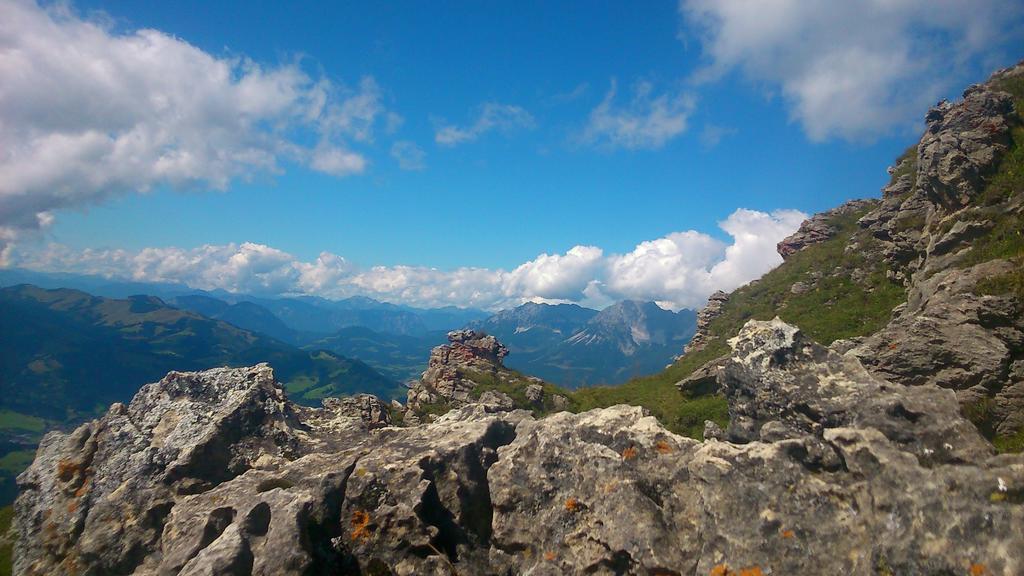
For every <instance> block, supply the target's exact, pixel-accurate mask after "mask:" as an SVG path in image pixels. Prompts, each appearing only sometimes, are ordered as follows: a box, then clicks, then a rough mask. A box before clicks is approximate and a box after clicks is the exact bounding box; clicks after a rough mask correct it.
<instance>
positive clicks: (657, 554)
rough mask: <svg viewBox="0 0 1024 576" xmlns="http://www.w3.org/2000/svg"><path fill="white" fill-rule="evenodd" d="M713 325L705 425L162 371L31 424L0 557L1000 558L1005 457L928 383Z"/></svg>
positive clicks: (279, 561)
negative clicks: (719, 414) (402, 422)
mask: <svg viewBox="0 0 1024 576" xmlns="http://www.w3.org/2000/svg"><path fill="white" fill-rule="evenodd" d="M730 345H731V346H732V348H733V353H732V355H731V356H730V357H729V359H728V360H727V362H726V364H725V366H724V368H723V369H722V376H721V379H722V387H723V389H724V390H725V391H726V394H727V397H728V399H729V403H730V416H731V418H732V423H731V424H730V426H729V429H728V430H727V431H724V432H722V431H718V434H719V435H721V436H723V437H724V438H725V440H715V439H709V440H707V441H705V442H698V441H696V440H692V439H688V438H683V437H680V436H677V435H675V434H672V433H670V432H668V431H667V430H665V429H664V428H663V427H662V426H661V425H660V424H659V423H658V422H657V421H656V420H655V419H654V418H653V417H652V416H650V415H648V414H647V413H645V411H644V410H643V409H642V408H637V407H630V406H615V407H611V408H605V409H598V410H592V411H589V412H584V413H581V414H571V413H568V412H560V413H557V414H553V415H550V416H547V417H545V418H541V419H534V418H533V417H532V416H530V414H529V413H528V412H527V411H524V410H509V409H508V405H507V403H504V402H503V401H502V399H501V398H500V397H499V396H498V395H497V394H495V395H494V397H495V398H493V399H494V400H495V401H493V402H484V403H471V404H467V405H465V406H462V407H460V408H457V409H455V410H452V411H451V412H449V413H447V414H445V415H443V416H441V417H439V418H437V419H436V421H434V422H431V423H428V424H424V425H420V426H414V427H407V428H397V427H392V426H384V427H379V426H377V425H376V424H374V423H373V420H372V419H370V421H367V419H365V418H363V416H362V415H363V413H364V412H363V410H362V409H360V410H357V411H354V412H353V413H351V414H349V413H345V412H344V411H339V410H337V409H335V407H333V406H330V405H328V406H325V407H324V408H319V409H313V408H303V407H301V406H297V405H294V404H292V403H291V402H289V401H288V400H287V399H286V398H285V397H284V393H283V391H282V389H281V388H280V386H279V385H278V384H277V383H276V382H275V381H274V379H273V375H272V372H271V370H270V368H269V367H267V366H265V365H261V366H256V367H252V368H241V369H219V370H211V371H207V372H198V373H185V374H182V373H172V374H169V375H168V376H167V377H166V378H164V379H163V380H162V381H160V382H158V383H155V384H150V385H147V386H145V387H144V388H143V389H142V391H140V392H139V394H138V396H137V397H136V398H135V399H134V400H133V401H132V403H131V404H130V405H129V406H121V405H115V406H114V407H112V408H111V409H110V411H109V412H108V413H107V414H106V415H105V416H104V417H103V418H101V419H99V420H97V421H94V422H91V423H89V424H86V425H83V426H82V427H80V428H79V429H78V430H75V431H74V432H71V433H69V434H62V433H58V432H54V433H50V434H49V435H47V437H46V439H45V440H44V442H43V444H42V445H41V447H40V450H39V454H38V456H37V458H36V461H35V462H34V463H33V465H32V467H31V468H30V469H29V470H28V471H27V472H25V473H24V474H23V475H22V476H21V477H20V483H21V487H22V490H23V492H22V495H21V496H20V497H19V499H18V501H17V506H16V523H17V528H18V531H19V533H20V534H21V539H20V540H19V543H18V546H17V552H16V556H17V560H16V571H17V573H18V574H58V573H67V574H70V573H77V574H140V575H141V574H408V575H412V574H438V575H441V574H445V575H447V574H687V575H689V574H714V573H716V572H715V570H718V572H717V573H718V574H726V573H736V574H740V573H743V572H742V570H751V571H752V570H755V569H756V570H761V573H762V574H865V575H866V574H877V573H878V571H879V570H880V567H886V569H888V570H891V571H892V573H894V574H941V573H950V574H962V573H969V572H968V570H970V569H971V567H972V566H983V567H984V569H985V570H987V571H988V572H987V573H991V574H1006V575H1011V574H1020V573H1021V571H1022V570H1024V457H1022V456H1019V455H1015V456H1008V455H1003V456H994V455H993V454H992V450H991V447H990V446H989V445H988V444H987V443H986V442H985V441H984V440H983V439H982V438H981V437H980V436H979V435H978V433H977V431H976V430H975V429H974V427H973V426H971V424H970V423H969V422H967V421H966V420H964V419H963V418H962V417H961V416H960V415H959V412H958V410H957V403H956V397H955V393H954V392H952V391H950V390H947V389H943V388H940V387H938V386H935V385H932V384H922V385H918V386H903V385H900V384H895V383H891V382H886V381H885V380H882V379H880V378H878V377H876V376H873V375H871V374H870V373H869V372H868V371H867V370H866V369H865V368H864V367H863V366H862V365H861V364H860V362H859V361H858V360H857V358H856V356H854V355H852V354H846V355H841V354H839V353H837V352H835V351H831V350H829V349H827V348H824V347H821V346H818V345H817V344H814V343H813V342H810V341H808V340H807V339H806V338H804V337H803V336H802V335H801V334H800V332H799V330H798V329H796V328H795V327H793V326H789V325H787V324H785V323H783V322H781V321H778V320H775V321H769V322H757V321H751V322H749V323H748V324H747V326H746V327H745V328H744V329H743V331H742V332H741V333H740V335H739V336H737V337H736V338H734V339H733V340H731V341H730ZM328 404H331V403H328ZM503 404H504V405H503ZM712 435H714V434H712ZM725 570H731V571H732V572H725ZM748 573H756V572H748Z"/></svg>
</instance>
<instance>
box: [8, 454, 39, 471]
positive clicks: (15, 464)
mask: <svg viewBox="0 0 1024 576" xmlns="http://www.w3.org/2000/svg"><path fill="white" fill-rule="evenodd" d="M35 457H36V452H35V450H15V451H13V452H8V453H7V454H4V455H3V456H2V457H0V472H6V473H10V474H21V473H22V472H24V471H25V469H26V468H28V467H29V465H30V464H32V460H34V459H35Z"/></svg>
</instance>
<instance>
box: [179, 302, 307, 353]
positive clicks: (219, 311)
mask: <svg viewBox="0 0 1024 576" xmlns="http://www.w3.org/2000/svg"><path fill="white" fill-rule="evenodd" d="M168 303H169V304H171V305H173V306H175V307H177V308H182V309H184V310H191V311H193V312H197V313H199V314H202V315H203V316H207V317H209V318H214V319H216V320H223V321H225V322H228V323H229V324H234V325H235V326H237V327H239V328H243V329H245V330H250V331H252V332H259V333H260V334H265V335H267V336H270V337H272V338H277V339H278V340H281V341H283V342H288V343H289V344H293V345H297V344H300V343H301V342H302V341H303V338H302V337H301V336H300V333H299V332H298V331H296V330H293V329H292V328H290V327H289V326H288V325H287V324H285V323H284V322H283V321H282V320H281V319H280V318H278V317H277V316H276V315H275V314H274V313H273V312H271V311H270V310H268V309H267V308H266V307H264V306H260V305H259V304H256V303H255V302H249V301H245V300H243V301H241V302H237V303H235V304H229V303H227V302H225V301H223V300H218V299H217V298H212V297H210V296H205V295H202V294H187V295H185V296H177V297H174V298H172V299H170V300H169V301H168Z"/></svg>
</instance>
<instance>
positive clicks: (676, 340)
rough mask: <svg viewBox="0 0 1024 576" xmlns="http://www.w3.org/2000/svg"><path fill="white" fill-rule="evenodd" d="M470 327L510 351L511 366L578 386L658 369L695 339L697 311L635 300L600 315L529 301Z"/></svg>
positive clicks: (601, 382)
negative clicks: (488, 335)
mask: <svg viewBox="0 0 1024 576" xmlns="http://www.w3.org/2000/svg"><path fill="white" fill-rule="evenodd" d="M471 327H473V328H475V329H479V330H483V331H484V332H487V333H488V334H493V335H494V336H496V337H497V338H498V340H500V341H501V342H502V343H503V344H505V346H507V347H508V348H509V350H510V351H511V353H510V354H509V356H508V358H506V359H505V364H506V365H508V366H509V367H512V368H515V369H517V370H520V371H522V372H525V373H527V374H531V375H534V376H539V377H541V378H543V379H545V380H548V381H550V382H554V383H556V384H561V385H563V386H566V387H569V388H578V387H580V386H590V385H595V384H612V383H620V382H624V381H625V380H627V379H629V378H630V377H633V376H638V375H642V374H650V373H654V372H658V371H660V370H661V369H663V368H664V367H665V365H667V364H670V363H671V362H672V361H673V359H674V358H675V356H677V355H679V354H681V353H682V350H683V346H685V345H686V343H687V342H689V340H690V338H691V337H692V336H693V334H694V331H695V330H696V313H695V312H693V311H692V310H681V311H679V312H672V311H670V310H665V309H663V308H661V307H659V306H658V305H657V304H655V303H654V302H637V301H632V300H625V301H622V302H619V303H618V304H615V305H613V306H610V307H608V308H605V309H604V310H601V311H600V312H598V311H597V310H591V309H589V308H583V307H581V306H577V305H575V304H558V305H550V304H532V303H528V304H523V305H522V306H519V307H516V308H512V309H510V310H503V311H501V312H499V313H497V314H495V315H493V316H491V317H490V318H488V319H486V320H482V321H477V322H473V323H471Z"/></svg>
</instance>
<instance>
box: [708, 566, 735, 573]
mask: <svg viewBox="0 0 1024 576" xmlns="http://www.w3.org/2000/svg"><path fill="white" fill-rule="evenodd" d="M731 574H732V572H730V571H729V565H728V564H717V565H715V567H714V568H712V569H711V572H708V576H730V575H731Z"/></svg>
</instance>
